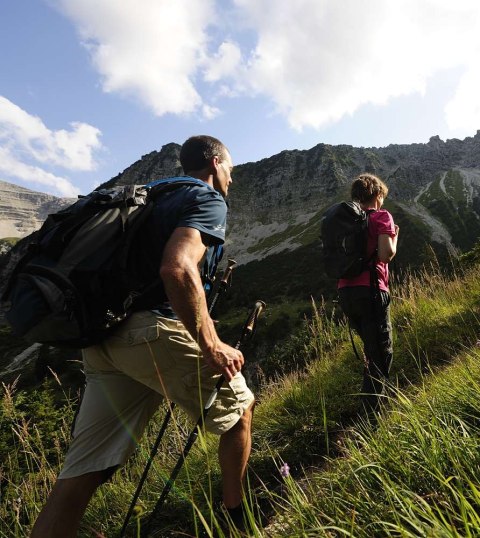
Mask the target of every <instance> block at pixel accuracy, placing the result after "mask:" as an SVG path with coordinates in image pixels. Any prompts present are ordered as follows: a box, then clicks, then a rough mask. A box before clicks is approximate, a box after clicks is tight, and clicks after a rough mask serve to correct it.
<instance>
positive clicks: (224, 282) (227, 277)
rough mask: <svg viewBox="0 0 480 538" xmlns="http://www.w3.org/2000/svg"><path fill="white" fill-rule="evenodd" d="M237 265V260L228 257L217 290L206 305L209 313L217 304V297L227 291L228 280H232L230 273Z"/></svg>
mask: <svg viewBox="0 0 480 538" xmlns="http://www.w3.org/2000/svg"><path fill="white" fill-rule="evenodd" d="M236 266H237V262H236V261H235V260H234V259H233V258H229V259H228V264H227V267H226V269H225V271H224V272H223V275H222V278H221V279H220V283H219V285H218V288H217V291H216V293H215V295H214V296H213V299H212V302H211V303H210V306H209V307H208V313H209V314H211V313H212V312H213V309H214V308H215V305H216V304H217V301H218V298H219V297H220V295H221V294H222V293H224V292H225V291H227V288H228V286H229V285H230V282H231V281H232V273H233V270H234V269H235V267H236Z"/></svg>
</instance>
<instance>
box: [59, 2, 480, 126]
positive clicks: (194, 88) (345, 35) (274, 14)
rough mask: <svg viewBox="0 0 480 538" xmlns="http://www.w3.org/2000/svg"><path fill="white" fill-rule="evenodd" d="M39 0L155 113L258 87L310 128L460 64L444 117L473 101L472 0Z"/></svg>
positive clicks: (114, 88) (204, 110) (197, 108)
mask: <svg viewBox="0 0 480 538" xmlns="http://www.w3.org/2000/svg"><path fill="white" fill-rule="evenodd" d="M51 1H53V2H55V3H56V5H57V6H59V7H60V9H61V10H62V11H63V12H64V13H65V14H66V15H67V16H68V17H69V18H70V19H71V20H72V21H73V23H74V24H75V26H76V28H77V30H78V32H79V34H80V36H81V38H82V40H83V41H84V44H85V46H86V47H87V49H88V50H89V52H90V54H91V57H92V62H93V64H94V66H95V68H96V69H97V71H98V72H99V73H100V75H101V77H102V86H103V89H104V91H105V92H116V93H120V94H123V95H126V96H129V97H133V98H134V99H135V100H137V101H139V102H141V103H142V104H143V105H145V106H147V107H148V108H149V109H151V110H152V111H153V112H154V113H155V114H157V115H159V116H161V115H163V114H166V113H173V114H180V115H182V114H191V113H194V112H197V113H199V114H200V115H202V116H203V117H204V118H206V119H211V118H212V117H215V116H216V115H218V113H219V111H218V108H215V107H212V106H211V101H212V100H214V101H215V103H216V105H217V106H220V105H219V99H227V98H235V97H238V96H239V95H250V96H258V95H261V96H264V97H267V98H268V99H270V100H271V102H272V103H273V104H274V107H275V110H276V111H277V112H279V113H280V114H282V115H284V116H285V117H287V119H288V122H289V124H290V125H291V126H292V127H294V128H296V129H302V128H303V127H307V126H308V127H314V128H319V127H323V126H325V125H328V124H331V123H334V122H336V121H338V120H339V119H341V118H342V117H344V116H346V115H349V114H353V113H354V112H355V111H356V110H358V109H359V108H360V107H361V106H363V105H365V104H375V105H384V104H386V103H388V102H389V101H391V100H392V99H393V98H395V97H399V96H402V95H409V94H413V93H420V94H423V93H424V92H425V90H426V88H427V85H428V82H429V80H430V79H432V77H433V76H434V75H435V74H436V73H438V72H440V71H442V70H447V69H451V68H458V67H460V68H463V69H464V70H465V72H466V75H465V78H464V81H463V82H462V83H461V84H460V86H459V88H458V92H457V96H455V97H454V98H453V100H452V103H451V104H450V105H449V106H448V107H447V110H446V118H447V121H448V122H449V123H450V124H451V125H456V124H462V125H464V124H466V123H468V124H469V125H470V126H473V123H474V117H471V118H470V121H468V120H469V118H468V115H467V114H465V112H464V109H466V108H467V107H468V106H473V105H474V104H475V103H476V100H475V97H474V95H473V94H474V92H473V90H472V89H471V86H470V84H471V82H470V81H472V80H473V79H474V74H473V73H475V72H476V71H474V70H475V69H476V64H477V62H478V57H479V56H480V32H478V28H479V27H480V4H479V3H478V0H461V1H459V2H451V0H402V1H401V2H399V1H398V0H363V1H362V2H359V1H358V0H343V1H342V2H335V1H334V0H297V1H295V2H288V1H286V0H232V2H230V3H222V2H221V1H220V0H195V1H191V0H175V1H167V0H122V1H119V0H51ZM252 39H253V46H252V45H250V44H248V45H247V44H246V43H247V41H246V40H248V42H249V43H251V42H252ZM218 43H219V45H218ZM469 73H470V74H469ZM464 86H465V87H464ZM465 97H468V104H467V105H465V106H463V105H461V104H460V100H462V99H464V98H465ZM461 118H463V119H461ZM475 121H476V118H475ZM473 127H474V129H476V128H478V125H475V126H473Z"/></svg>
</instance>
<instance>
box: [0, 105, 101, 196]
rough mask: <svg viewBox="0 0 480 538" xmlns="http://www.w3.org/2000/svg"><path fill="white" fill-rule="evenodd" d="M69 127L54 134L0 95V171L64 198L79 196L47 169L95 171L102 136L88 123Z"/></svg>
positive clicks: (39, 120) (70, 185) (68, 184)
mask: <svg viewBox="0 0 480 538" xmlns="http://www.w3.org/2000/svg"><path fill="white" fill-rule="evenodd" d="M70 126H71V129H70V130H66V129H60V130H57V131H52V130H50V129H48V128H47V127H46V125H45V124H44V123H43V122H42V120H41V119H40V118H39V117H37V116H32V115H31V114H29V113H28V112H26V111H25V110H23V109H21V108H20V107H19V106H17V105H16V104H14V103H12V102H11V101H9V100H8V99H6V98H5V97H3V96H0V159H1V160H0V170H2V171H3V172H4V173H5V174H7V175H8V176H9V177H13V178H15V177H16V178H18V179H22V180H30V181H34V182H38V183H41V184H43V185H48V186H50V187H54V188H55V189H56V190H57V191H58V192H59V193H60V194H61V195H62V196H72V195H75V194H77V193H78V189H77V188H76V187H74V186H73V185H72V184H71V183H70V182H69V181H68V180H67V179H66V178H63V177H60V176H57V175H55V174H54V173H51V172H49V171H48V170H45V168H54V167H61V168H64V169H67V170H71V171H73V170H80V171H90V170H94V169H95V167H96V161H95V159H94V152H95V151H96V150H99V149H100V148H101V143H100V134H101V133H100V131H99V130H98V129H97V128H95V127H93V126H91V125H88V124H86V123H80V122H72V123H71V124H70ZM39 164H40V165H41V166H38V165H39Z"/></svg>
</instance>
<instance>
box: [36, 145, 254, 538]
mask: <svg viewBox="0 0 480 538" xmlns="http://www.w3.org/2000/svg"><path fill="white" fill-rule="evenodd" d="M180 162H181V165H182V167H183V170H184V172H185V174H187V175H188V176H190V177H191V178H197V179H198V180H200V181H198V182H196V184H189V185H181V186H179V187H176V188H175V189H173V190H172V191H170V192H168V193H165V194H163V195H162V196H159V197H158V199H157V200H156V201H155V207H154V209H153V211H152V213H151V215H150V216H149V217H148V218H149V221H147V226H146V227H145V229H146V232H145V234H144V235H143V237H142V238H141V241H142V247H144V250H145V251H146V252H147V253H148V256H149V258H150V260H151V262H152V263H154V264H156V267H157V268H158V271H159V275H160V277H161V283H160V285H159V288H158V290H157V293H156V294H155V296H154V297H153V299H154V300H153V302H152V301H150V304H148V306H146V307H145V308H144V309H142V310H140V311H137V312H135V313H134V314H132V316H131V317H130V318H129V319H128V320H127V321H125V322H124V323H123V324H121V325H120V326H119V328H118V329H117V330H116V331H115V332H114V333H113V335H112V336H110V337H108V338H107V339H106V340H104V341H103V342H102V343H101V344H99V345H95V346H92V347H89V348H86V349H84V350H82V355H83V362H84V370H85V374H86V380H87V384H86V388H85V393H84V396H83V399H82V403H81V406H80V410H79V413H78V416H77V417H76V420H75V424H74V430H73V438H72V442H71V445H70V447H69V450H68V452H67V455H66V458H65V463H64V466H63V469H62V470H61V472H60V474H59V476H58V479H57V481H56V483H55V485H54V487H53V489H52V491H51V493H50V495H49V498H48V500H47V503H46V505H45V506H44V508H43V509H42V511H41V512H40V515H39V516H38V519H37V521H36V523H35V525H34V527H33V530H32V534H31V536H32V538H53V537H56V538H69V537H74V536H76V535H77V531H78V528H79V525H80V521H81V519H82V516H83V514H84V512H85V510H86V508H87V505H88V502H89V501H90V498H91V497H92V495H93V493H94V492H95V490H96V488H97V487H98V486H99V485H101V484H102V483H104V482H105V481H107V480H108V479H109V478H110V477H111V476H112V474H113V473H114V471H115V470H116V469H117V468H118V467H119V466H121V465H123V464H124V463H125V462H126V460H127V459H128V457H129V456H130V455H131V454H132V452H133V451H134V449H135V447H136V446H137V444H138V442H139V440H140V438H141V436H142V433H143V431H144V429H145V427H146V425H147V423H148V421H149V419H150V418H151V417H152V415H153V414H154V413H155V411H156V410H157V409H158V407H159V405H160V403H161V402H162V400H163V398H164V397H166V398H168V399H169V400H171V401H172V402H175V403H176V404H177V405H179V406H180V407H181V408H182V409H184V410H185V411H186V412H187V413H188V414H189V416H190V417H192V418H193V419H194V420H197V419H198V417H199V416H200V414H201V412H202V409H203V406H204V404H205V402H206V401H207V400H208V397H209V396H210V394H211V393H212V390H213V389H214V387H215V385H216V383H217V381H218V378H219V376H220V375H223V376H224V378H225V383H224V384H223V386H222V388H221V390H220V392H219V395H218V397H217V398H216V400H215V402H214V403H213V405H212V407H211V408H210V411H209V414H208V416H207V417H206V420H205V428H206V429H207V431H210V432H212V433H215V434H218V435H220V443H219V462H220V467H221V471H222V484H223V504H224V506H225V508H226V509H227V510H228V512H229V513H230V514H231V516H232V519H233V521H234V522H235V521H236V520H238V517H239V515H240V514H241V501H242V494H243V480H244V476H245V473H246V467H247V461H248V458H249V455H250V448H251V422H252V415H253V404H254V397H253V394H252V392H251V391H250V390H249V388H248V387H247V385H246V382H245V379H244V377H243V376H242V374H241V372H240V370H241V368H242V365H243V363H244V358H243V355H242V353H241V352H240V351H239V350H237V349H234V348H233V347H231V346H229V345H227V344H225V343H224V342H222V341H221V340H220V338H219V337H218V335H217V332H216V330H215V325H214V322H213V321H212V319H211V317H210V315H209V313H208V307H207V303H206V298H205V292H204V288H203V284H202V279H201V275H200V271H199V266H200V265H202V266H203V267H204V268H205V267H206V269H207V271H210V270H211V269H212V267H213V265H214V264H215V262H216V260H215V259H214V251H215V247H216V246H218V245H221V244H223V242H224V240H225V224H226V215H227V205H226V203H225V200H224V198H225V197H226V195H227V192H228V188H229V186H230V184H231V182H232V178H231V171H232V168H233V165H232V159H231V156H230V153H229V151H228V149H227V148H226V147H225V146H224V144H223V143H222V142H220V141H219V140H217V139H215V138H213V137H210V136H194V137H191V138H189V139H188V140H187V141H186V142H185V143H184V144H183V146H182V148H181V151H180Z"/></svg>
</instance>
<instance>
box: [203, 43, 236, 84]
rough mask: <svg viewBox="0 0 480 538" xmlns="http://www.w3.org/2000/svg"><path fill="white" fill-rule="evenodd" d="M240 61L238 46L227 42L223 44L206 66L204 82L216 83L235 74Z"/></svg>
mask: <svg viewBox="0 0 480 538" xmlns="http://www.w3.org/2000/svg"><path fill="white" fill-rule="evenodd" d="M241 59H242V52H241V50H240V48H239V46H238V45H237V44H235V43H231V42H229V41H225V42H223V43H222V44H221V45H220V47H219V48H218V52H217V53H216V54H215V55H214V56H213V58H211V59H210V60H209V62H208V64H207V65H206V69H205V80H207V81H208V82H216V81H218V80H221V79H223V78H225V77H228V76H232V75H234V74H235V73H236V71H237V69H238V67H239V65H240V62H241Z"/></svg>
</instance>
